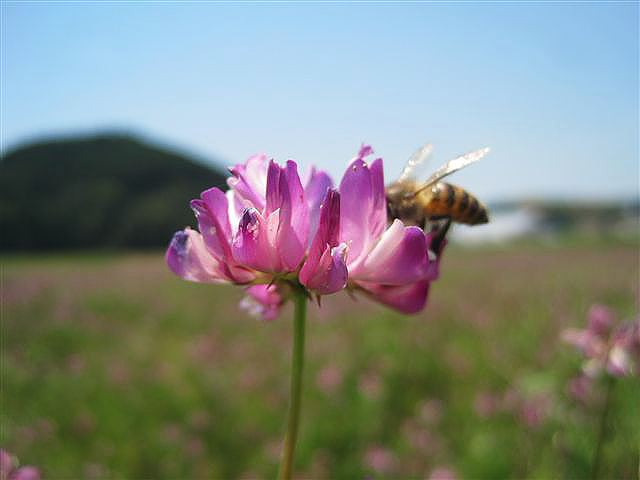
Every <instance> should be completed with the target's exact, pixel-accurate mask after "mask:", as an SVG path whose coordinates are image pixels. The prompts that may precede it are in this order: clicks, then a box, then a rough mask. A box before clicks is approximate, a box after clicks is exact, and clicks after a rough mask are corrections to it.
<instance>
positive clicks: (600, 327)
mask: <svg viewBox="0 0 640 480" xmlns="http://www.w3.org/2000/svg"><path fill="white" fill-rule="evenodd" d="M613 319H614V315H613V312H612V311H611V310H610V309H609V308H607V307H605V306H602V305H593V306H592V307H591V308H590V309H589V312H588V313H587V321H588V324H589V327H588V328H589V330H590V331H591V332H593V333H594V334H595V335H598V336H600V337H603V338H606V337H608V336H609V333H610V332H611V326H612V325H613Z"/></svg>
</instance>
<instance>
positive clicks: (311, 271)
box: [299, 190, 347, 294]
mask: <svg viewBox="0 0 640 480" xmlns="http://www.w3.org/2000/svg"><path fill="white" fill-rule="evenodd" d="M339 229H340V194H339V193H338V192H336V191H335V190H329V191H328V192H327V195H326V197H325V200H324V202H323V204H322V211H321V217H320V222H319V224H318V231H317V232H316V235H315V237H314V239H313V243H312V244H311V248H310V249H309V254H308V255H307V259H306V260H305V263H304V265H302V268H301V269H300V274H299V278H300V282H301V283H302V284H303V285H305V286H306V287H307V288H308V289H310V290H315V291H317V292H318V293H321V294H329V293H334V292H337V291H338V290H340V289H342V288H344V286H345V285H346V281H347V267H346V265H345V258H346V251H347V245H346V244H344V243H342V244H341V245H340V246H339V247H338V246H336V245H337V243H338V242H337V239H338V232H339Z"/></svg>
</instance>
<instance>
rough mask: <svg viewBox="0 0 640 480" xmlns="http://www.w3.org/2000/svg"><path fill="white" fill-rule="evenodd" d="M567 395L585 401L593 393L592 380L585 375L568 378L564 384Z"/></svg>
mask: <svg viewBox="0 0 640 480" xmlns="http://www.w3.org/2000/svg"><path fill="white" fill-rule="evenodd" d="M566 393H567V395H568V396H570V397H572V398H574V399H576V400H579V401H581V402H583V403H586V402H587V401H588V400H589V398H590V397H591V396H592V395H593V381H592V379H591V378H589V377H587V376H585V375H579V376H577V377H574V378H572V379H570V380H569V382H568V383H567V386H566Z"/></svg>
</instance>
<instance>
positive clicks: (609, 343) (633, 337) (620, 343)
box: [561, 305, 640, 377]
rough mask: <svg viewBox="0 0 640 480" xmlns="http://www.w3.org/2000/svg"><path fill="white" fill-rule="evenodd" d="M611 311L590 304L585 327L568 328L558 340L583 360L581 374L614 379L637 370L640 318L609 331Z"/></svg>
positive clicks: (611, 321) (639, 356) (639, 357)
mask: <svg viewBox="0 0 640 480" xmlns="http://www.w3.org/2000/svg"><path fill="white" fill-rule="evenodd" d="M613 324H614V316H613V313H612V312H611V310H609V309H608V308H607V307H603V306H601V305H594V306H592V307H591V309H590V310H589V312H588V313H587V328H586V329H582V330H580V329H575V328H569V329H566V330H564V331H563V332H562V334H561V338H562V339H563V340H564V341H565V342H567V343H569V344H571V345H573V346H574V347H575V348H577V349H578V350H579V351H580V353H582V355H583V356H584V357H585V358H586V361H585V363H584V365H583V370H584V372H585V374H586V375H587V376H589V377H594V376H596V375H598V374H599V373H601V372H606V373H607V374H609V375H611V376H614V377H622V376H626V375H632V374H634V373H636V372H638V371H639V370H640V318H639V319H638V320H636V322H635V323H633V324H630V325H624V326H622V327H620V328H618V329H616V330H613Z"/></svg>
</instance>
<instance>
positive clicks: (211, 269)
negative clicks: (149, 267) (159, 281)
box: [165, 228, 229, 283]
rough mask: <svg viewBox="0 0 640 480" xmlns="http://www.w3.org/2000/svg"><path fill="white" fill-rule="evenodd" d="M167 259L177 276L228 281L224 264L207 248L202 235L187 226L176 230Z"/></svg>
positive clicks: (200, 280)
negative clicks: (179, 230) (182, 229)
mask: <svg viewBox="0 0 640 480" xmlns="http://www.w3.org/2000/svg"><path fill="white" fill-rule="evenodd" d="M165 261H166V263H167V265H168V266H169V269H170V270H171V271H172V272H173V273H175V274H176V275H177V276H179V277H181V278H183V279H184V280H189V281H191V282H202V283H219V282H228V281H229V279H228V277H227V276H226V275H225V274H224V270H223V264H222V263H221V262H220V261H218V260H217V259H216V258H215V257H213V256H212V255H211V254H210V253H209V251H208V250H207V248H206V246H205V244H204V241H203V239H202V235H200V234H199V233H198V232H196V231H195V230H192V229H190V228H186V229H185V230H184V231H181V232H176V233H175V234H174V236H173V239H172V240H171V243H170V244H169V248H168V249H167V253H166V255H165Z"/></svg>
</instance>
